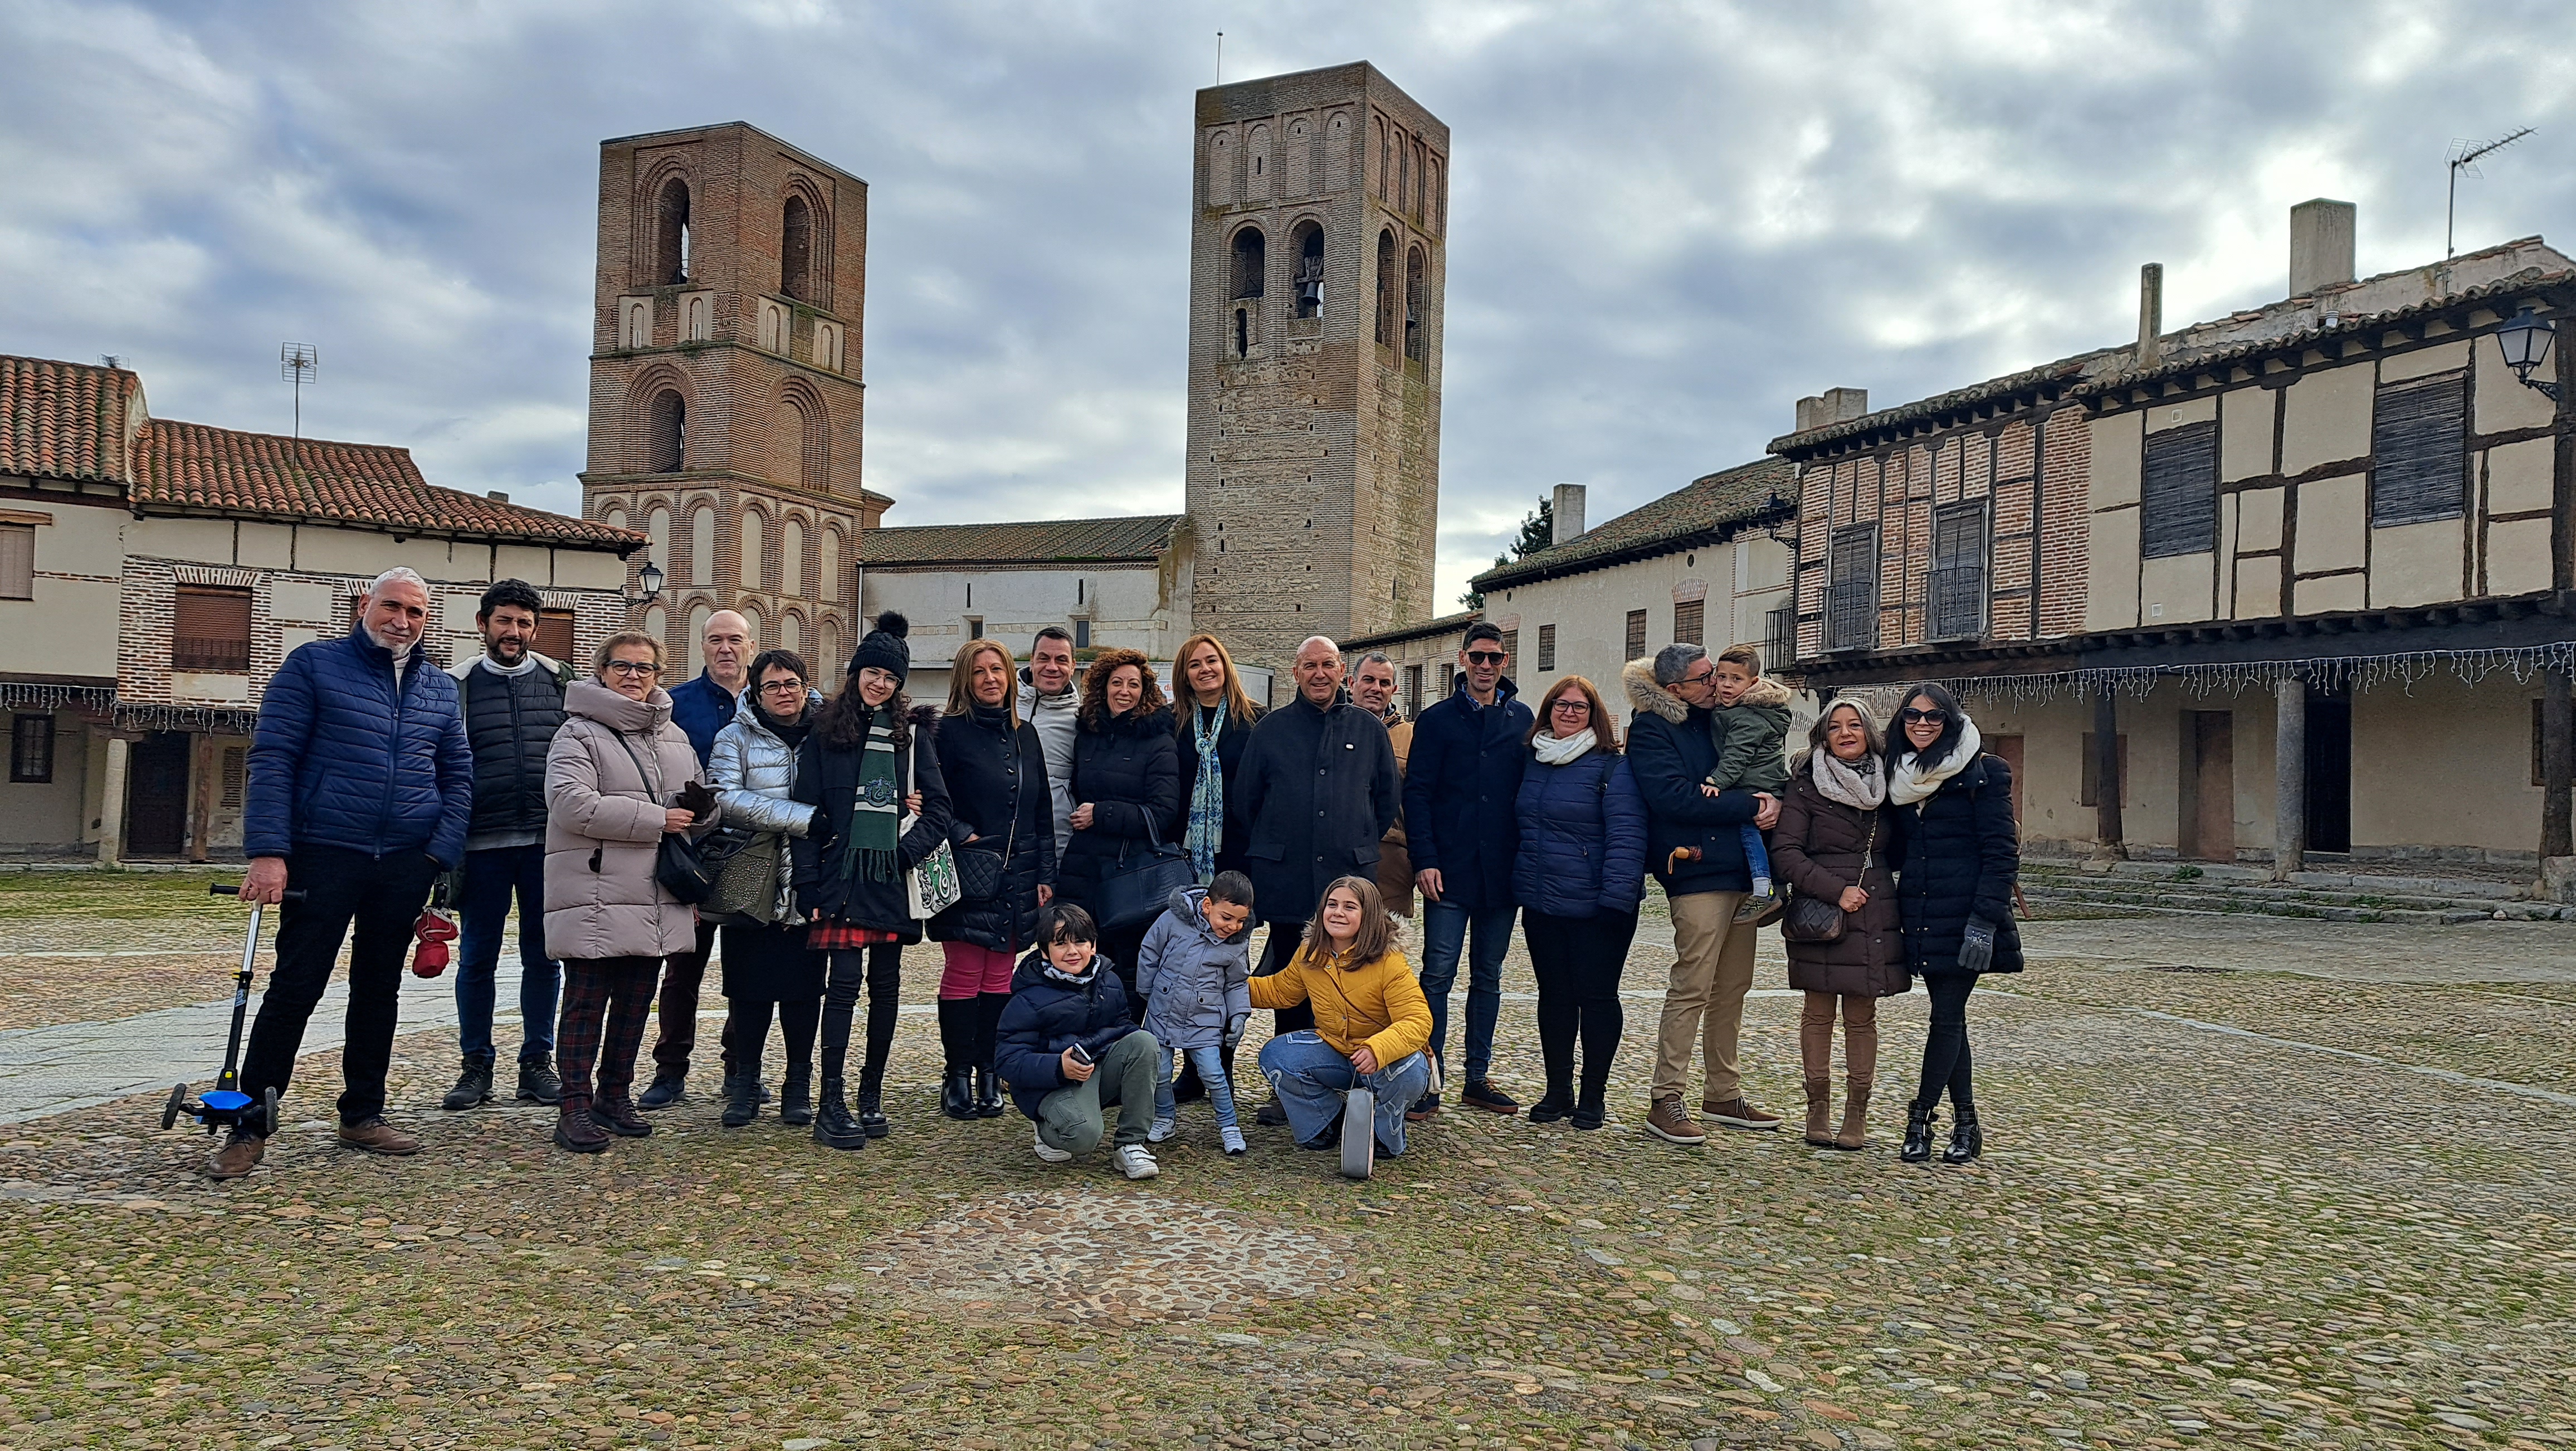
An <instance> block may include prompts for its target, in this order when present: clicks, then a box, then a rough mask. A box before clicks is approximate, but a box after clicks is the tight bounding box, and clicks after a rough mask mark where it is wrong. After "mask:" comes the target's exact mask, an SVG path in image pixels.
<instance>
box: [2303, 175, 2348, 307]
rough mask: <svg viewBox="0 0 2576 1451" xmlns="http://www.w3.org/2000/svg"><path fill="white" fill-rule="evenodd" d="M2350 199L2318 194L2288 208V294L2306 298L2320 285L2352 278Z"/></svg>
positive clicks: (2332, 284)
mask: <svg viewBox="0 0 2576 1451" xmlns="http://www.w3.org/2000/svg"><path fill="white" fill-rule="evenodd" d="M2357 210H2358V208H2356V207H2354V206H2353V204H2352V203H2350V202H2337V201H2328V200H2326V199H2325V198H2324V197H2318V198H2317V199H2316V200H2314V201H2304V202H2301V203H2299V204H2298V205H2297V206H2294V207H2292V208H2290V295H2291V296H2292V297H2307V296H2309V295H2311V294H2313V293H2314V292H2315V291H2316V290H2317V289H2318V288H2320V287H2333V286H2336V285H2338V284H2340V283H2345V282H2350V281H2352V274H2353V266H2352V239H2353V218H2354V214H2355V212H2356V211H2357Z"/></svg>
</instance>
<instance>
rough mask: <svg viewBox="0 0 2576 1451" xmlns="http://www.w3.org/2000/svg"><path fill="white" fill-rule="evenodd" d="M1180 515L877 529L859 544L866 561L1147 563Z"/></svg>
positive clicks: (873, 563) (877, 563)
mask: <svg viewBox="0 0 2576 1451" xmlns="http://www.w3.org/2000/svg"><path fill="white" fill-rule="evenodd" d="M1184 517H1185V516H1183V515H1180V514H1136V515H1131V516H1129V517H1126V518H1120V519H1032V520H1026V521H1022V522H1018V523H1006V524H913V525H908V526H905V527H903V528H900V529H888V528H884V527H882V526H881V527H878V528H875V529H871V530H869V531H868V532H867V534H866V536H865V538H864V539H863V540H862V541H861V543H860V545H859V558H860V561H861V562H862V563H864V564H868V565H871V566H876V567H884V566H889V565H899V564H1113V563H1121V564H1123V563H1131V562H1150V561H1152V560H1155V559H1158V558H1160V557H1161V555H1162V553H1163V551H1164V550H1165V549H1166V548H1168V547H1170V545H1171V542H1172V535H1173V533H1174V532H1175V531H1176V530H1178V529H1179V528H1180V525H1181V520H1182V519H1183V518H1184Z"/></svg>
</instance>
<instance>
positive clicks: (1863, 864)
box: [1780, 811, 1878, 942]
mask: <svg viewBox="0 0 2576 1451" xmlns="http://www.w3.org/2000/svg"><path fill="white" fill-rule="evenodd" d="M1877 846H1878V813H1877V812H1875V811H1873V812H1871V813H1870V814H1869V836H1868V837H1867V838H1866V839H1865V840H1863V841H1862V842H1861V847H1860V875H1859V876H1858V877H1855V878H1853V879H1852V885H1854V886H1858V885H1860V883H1861V881H1862V880H1864V879H1866V878H1867V877H1868V876H1869V854H1870V852H1871V851H1872V850H1873V849H1875V848H1876V847H1877ZM1845 915H1846V914H1845V913H1844V912H1843V907H1842V903H1841V902H1839V901H1837V900H1835V899H1834V898H1832V897H1811V896H1808V895H1806V894H1805V893H1800V894H1798V895H1796V896H1794V897H1791V898H1790V899H1789V910H1788V911H1787V912H1786V913H1784V914H1783V915H1782V916H1781V918H1780V940H1781V941H1783V942H1840V941H1842V940H1843V921H1844V918H1845Z"/></svg>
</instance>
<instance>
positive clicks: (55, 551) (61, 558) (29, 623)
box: [0, 493, 129, 681]
mask: <svg viewBox="0 0 2576 1451" xmlns="http://www.w3.org/2000/svg"><path fill="white" fill-rule="evenodd" d="M0 521H5V522H8V523H14V524H24V525H26V526H28V527H29V528H31V529H33V530H34V531H35V536H36V577H35V580H34V588H33V591H32V598H28V599H23V600H0V675H22V676H37V677H62V676H75V677H81V678H85V679H90V680H101V681H103V680H106V679H109V678H111V677H113V676H114V675H115V674H116V601H117V576H118V573H119V572H120V571H121V569H122V568H123V564H124V556H125V540H124V536H125V529H126V526H127V524H128V522H129V521H128V519H127V517H126V514H125V511H124V510H123V509H122V508H118V507H116V501H114V500H107V501H104V502H82V503H72V502H68V501H64V500H59V499H46V498H39V497H32V496H26V495H19V494H16V493H7V494H0Z"/></svg>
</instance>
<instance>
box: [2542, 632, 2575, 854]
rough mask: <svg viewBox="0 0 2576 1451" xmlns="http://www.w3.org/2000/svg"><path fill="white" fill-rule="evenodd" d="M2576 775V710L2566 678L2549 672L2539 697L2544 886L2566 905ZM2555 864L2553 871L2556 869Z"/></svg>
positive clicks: (2572, 851) (2572, 850) (2572, 842)
mask: <svg viewBox="0 0 2576 1451" xmlns="http://www.w3.org/2000/svg"><path fill="white" fill-rule="evenodd" d="M2571 775H2576V706H2571V705H2570V702H2569V695H2568V681H2567V672H2566V671H2564V670H2550V671H2545V672H2543V673H2542V675H2541V696H2540V880H2541V885H2542V887H2543V888H2544V889H2545V891H2546V894H2547V895H2549V896H2552V897H2557V898H2561V899H2563V898H2564V896H2565V894H2566V888H2567V886H2568V884H2569V879H2570V877H2571V875H2576V873H2571V868H2576V863H2571V862H2570V861H2569V860H2568V859H2569V858H2570V857H2576V841H2571V840H2570V830H2569V828H2570V821H2569V812H2568V806H2569V785H2570V782H2569V777H2570V776H2571ZM2553 863H2554V865H2553Z"/></svg>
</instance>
